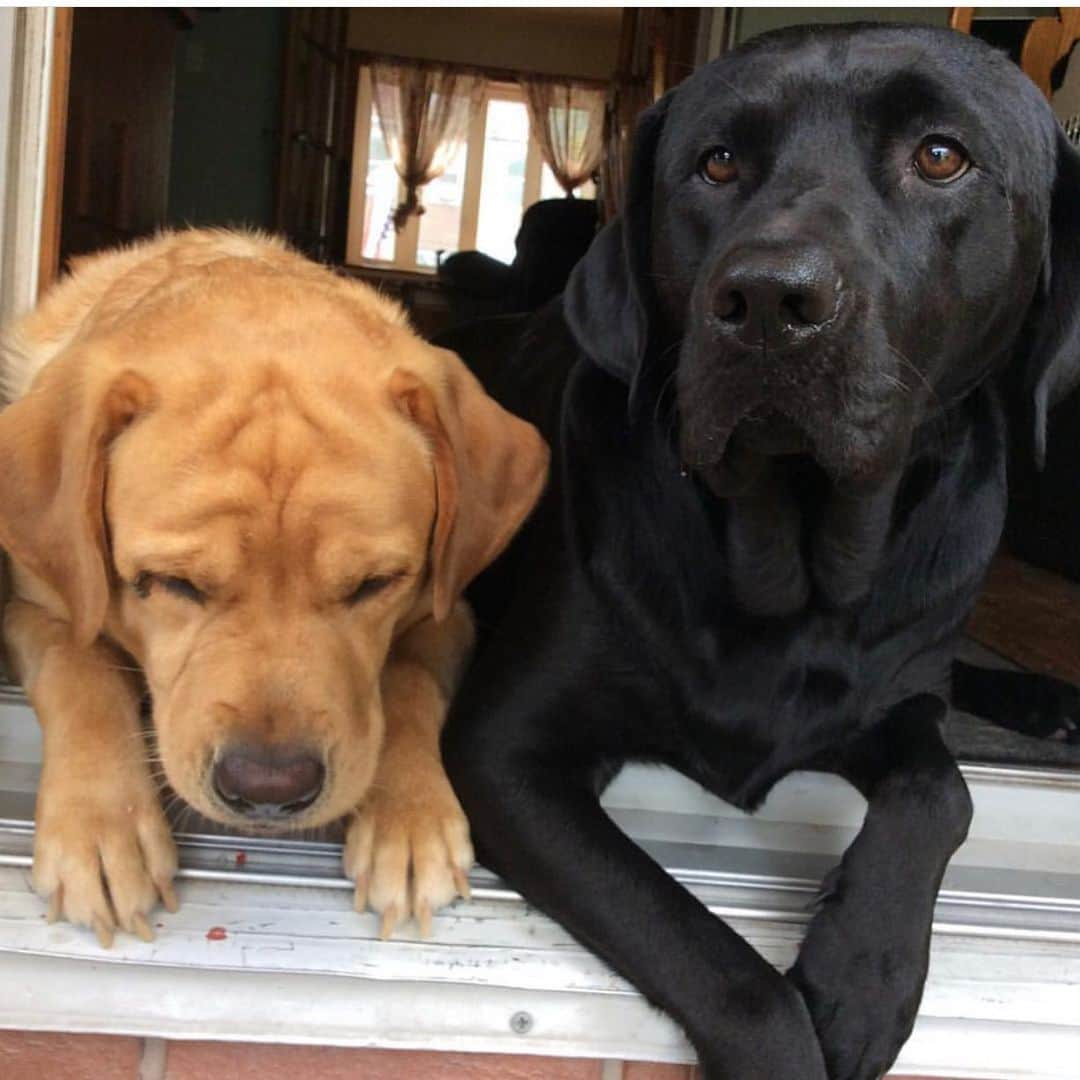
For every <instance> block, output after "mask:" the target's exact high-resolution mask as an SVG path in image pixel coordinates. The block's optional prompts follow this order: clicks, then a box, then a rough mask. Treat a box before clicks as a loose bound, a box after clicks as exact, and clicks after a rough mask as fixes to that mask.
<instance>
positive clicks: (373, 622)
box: [0, 230, 547, 943]
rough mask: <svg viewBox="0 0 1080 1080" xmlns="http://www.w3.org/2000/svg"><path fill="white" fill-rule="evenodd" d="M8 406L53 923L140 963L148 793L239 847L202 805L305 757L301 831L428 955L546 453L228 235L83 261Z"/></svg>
mask: <svg viewBox="0 0 1080 1080" xmlns="http://www.w3.org/2000/svg"><path fill="white" fill-rule="evenodd" d="M0 377H2V383H0V385H2V386H3V388H4V393H5V394H6V395H7V397H8V399H9V400H11V401H12V402H13V403H12V404H10V405H9V406H8V407H7V408H5V409H4V410H3V412H0V547H2V548H3V549H4V550H5V551H6V553H7V555H8V556H9V558H10V561H11V565H12V569H13V589H12V591H13V596H12V598H11V600H10V601H9V602H8V604H7V605H6V608H5V613H4V637H5V640H6V643H7V647H8V655H9V660H10V662H11V665H12V667H13V669H14V671H15V673H16V675H17V677H18V678H19V679H20V680H21V682H22V684H23V686H24V687H25V688H26V691H27V693H28V695H29V698H30V701H31V703H32V705H33V706H34V709H35V711H36V713H37V715H38V718H39V720H40V721H41V724H42V728H43V732H44V748H45V758H44V768H43V774H42V782H41V789H40V792H39V797H38V809H37V830H36V841H35V851H34V881H35V885H36V887H37V888H38V889H39V891H40V892H41V893H42V894H44V895H46V896H48V897H49V898H50V906H51V912H52V915H53V916H54V917H57V916H60V915H63V916H65V917H67V918H69V919H71V920H73V921H75V922H79V923H83V924H86V925H89V926H92V927H94V929H95V930H96V931H97V933H98V936H99V937H100V938H101V939H102V941H103V942H105V943H107V942H109V941H111V939H112V935H113V932H114V929H115V927H117V926H119V927H122V928H124V929H126V930H129V931H133V932H136V933H139V934H140V935H142V936H144V937H149V936H150V927H149V923H148V921H147V918H146V916H147V913H148V912H149V911H150V909H151V908H152V907H153V905H154V904H155V903H156V902H157V900H158V897H159V896H160V897H161V898H162V899H164V901H165V903H166V904H167V905H169V906H171V905H172V904H173V903H174V896H173V891H172V885H171V882H172V878H173V875H174V873H175V870H176V854H175V848H174V845H173V841H172V838H171V836H170V833H169V829H168V827H167V825H166V822H165V818H164V816H163V813H162V810H161V808H160V805H159V798H158V792H157V786H156V785H155V782H154V779H155V778H154V776H153V774H152V770H153V769H154V768H155V767H156V765H157V764H158V763H159V764H160V771H161V774H163V778H164V779H165V780H167V781H168V783H169V785H170V786H171V787H172V788H173V789H174V790H175V791H176V792H177V793H179V794H180V795H181V796H183V798H184V799H185V800H187V802H188V803H190V804H191V805H192V806H194V807H195V808H197V809H198V810H199V811H201V812H202V813H204V814H206V815H207V816H209V817H211V818H214V819H216V820H218V821H220V822H223V823H225V824H229V825H232V826H235V827H239V828H244V829H250V828H252V825H253V821H252V819H251V818H250V816H247V815H245V814H244V813H241V812H240V811H239V810H238V809H237V806H242V805H244V804H243V801H242V800H241V802H240V803H234V802H231V801H230V800H229V799H226V798H223V797H222V794H221V793H222V790H223V789H222V788H221V786H220V784H219V782H218V781H217V780H215V775H217V773H216V770H219V769H220V767H221V759H222V755H227V754H228V753H229V752H230V749H231V748H233V747H237V746H239V747H245V748H251V747H255V748H256V750H255V751H252V752H253V753H256V752H257V753H262V752H263V751H264V750H265V751H266V752H268V753H279V752H280V753H285V757H286V758H288V755H289V753H292V752H293V750H295V751H296V753H298V754H299V753H303V754H307V755H309V756H310V757H311V758H312V759H313V760H314V758H317V759H318V760H319V761H320V762H321V768H322V769H323V772H322V774H321V775H322V776H323V780H322V782H321V787H320V788H319V790H318V794H317V796H315V797H314V798H313V801H310V804H306V805H304V806H303V807H302V808H301V809H299V810H298V811H296V812H295V813H293V812H291V811H290V813H291V816H290V817H289V820H288V822H287V825H288V827H296V828H310V827H314V826H317V825H320V824H323V823H327V822H330V821H333V820H335V819H338V818H341V817H343V816H346V815H347V816H348V820H349V825H348V831H347V843H346V869H347V871H348V873H349V874H350V875H351V876H352V877H353V878H354V879H355V880H356V883H357V896H356V899H357V906H358V908H360V907H363V906H364V905H365V904H370V905H371V906H372V907H373V908H375V909H376V910H378V911H381V912H382V913H383V916H384V922H383V926H384V932H389V930H390V929H392V927H393V925H394V923H395V922H396V921H397V920H398V919H400V918H403V917H406V916H407V915H408V914H410V913H414V914H415V915H416V916H417V918H418V919H419V921H420V923H421V926H422V928H426V924H427V923H428V922H429V920H430V917H431V912H432V910H433V909H434V908H435V907H437V906H439V905H441V904H443V903H446V902H447V901H449V900H450V899H452V897H453V896H454V895H455V893H456V892H458V891H463V890H464V888H465V872H466V871H467V869H468V866H469V865H470V863H471V860H472V852H471V848H470V846H469V840H468V830H467V826H466V824H465V821H464V818H463V816H462V813H461V809H460V807H459V806H458V803H457V800H456V798H455V797H454V795H453V792H452V791H451V789H450V786H449V783H448V781H447V779H446V777H445V774H444V773H443V770H442V764H441V760H440V757H439V749H438V736H439V730H440V728H441V725H442V721H443V718H444V714H445V707H446V702H447V698H448V695H449V694H450V692H451V690H452V687H453V684H454V682H455V679H456V677H457V672H458V669H459V668H460V665H461V663H462V661H463V659H464V657H465V655H466V653H467V651H468V648H469V644H470V641H471V632H472V631H471V622H470V619H469V616H468V613H467V611H466V610H465V608H464V605H463V604H462V603H461V602H460V601H459V597H460V594H461V591H462V589H463V588H464V586H465V585H466V584H467V583H468V581H469V580H470V579H471V578H472V577H473V576H475V575H476V573H478V572H479V571H480V570H481V569H482V568H483V567H484V566H485V565H487V563H489V562H490V561H491V560H492V559H493V558H494V557H495V556H496V555H497V554H498V552H499V551H500V550H501V549H502V548H503V546H504V545H505V544H506V543H507V542H508V541H509V539H510V537H511V536H512V535H513V533H514V531H515V530H516V529H517V527H518V526H519V525H520V524H521V522H522V520H523V519H524V517H525V516H526V515H527V513H528V512H529V510H530V509H531V508H532V506H533V504H534V503H535V501H536V499H537V497H538V495H539V492H540V490H541V488H542V486H543V482H544V478H545V475H546V464H547V451H546V448H545V447H544V445H543V442H542V440H541V439H540V437H539V436H538V434H537V433H536V431H535V430H534V429H533V428H531V427H530V426H529V425H527V424H525V423H523V422H521V421H519V420H516V419H515V418H513V417H511V416H510V415H509V414H507V413H505V412H504V411H503V410H502V409H501V408H499V406H497V405H496V404H495V403H494V402H493V401H492V400H491V399H490V398H488V397H487V396H486V395H485V394H484V393H483V391H482V389H481V388H480V386H479V384H478V383H477V382H476V380H475V379H474V378H473V377H472V376H471V375H470V374H469V373H468V371H467V370H466V369H465V368H464V366H463V365H462V364H461V362H460V361H459V360H458V359H457V357H456V356H454V355H453V354H452V353H448V352H446V351H444V350H440V349H436V348H434V347H432V346H430V345H428V344H425V343H424V342H422V341H421V340H420V339H419V338H418V337H417V336H416V335H415V334H414V333H413V332H412V331H411V330H410V329H409V327H408V326H407V324H406V320H405V318H404V317H403V315H402V313H401V311H400V310H399V309H398V307H397V306H396V305H395V304H393V303H392V302H390V301H388V300H387V299H385V298H383V297H380V296H378V295H377V294H376V293H375V292H374V291H372V290H371V289H370V288H368V287H367V286H364V285H361V284H359V283H357V282H354V281H350V280H348V279H345V278H341V277H338V276H335V275H333V274H332V273H330V272H329V271H327V270H326V269H325V268H323V267H320V266H317V265H315V264H313V263H311V262H309V261H307V260H306V259H304V258H302V257H300V256H299V255H297V254H295V253H293V252H291V251H289V250H288V249H287V248H286V247H285V246H284V245H283V244H281V243H280V242H278V241H276V240H272V239H268V238H265V237H260V236H256V235H248V234H239V233H230V232H221V231H206V230H199V231H190V232H181V233H174V234H167V235H164V236H161V237H158V238H156V239H154V240H152V241H148V242H146V243H142V244H139V245H136V246H134V247H131V248H128V249H125V250H122V251H117V252H110V253H106V254H103V255H97V256H92V257H90V258H87V259H83V260H80V261H79V262H78V263H77V264H76V266H75V268H74V271H73V273H72V275H71V276H70V277H69V278H67V279H66V280H65V281H63V282H62V283H61V284H60V285H58V286H57V287H56V288H55V289H54V290H53V291H52V292H50V293H49V294H48V296H46V297H45V299H44V300H43V301H42V303H41V304H40V305H39V306H38V308H37V309H36V310H35V311H34V312H32V313H31V314H29V315H28V316H26V317H24V318H23V319H22V320H21V321H19V322H18V323H16V324H15V326H13V327H12V328H11V329H10V330H9V332H8V333H7V335H6V337H5V340H4V343H3V352H2V354H0ZM143 679H145V686H146V688H148V689H149V692H150V694H151V697H152V701H153V725H154V729H155V734H156V747H157V752H158V755H159V756H158V758H157V760H156V761H155V762H148V761H147V759H146V751H145V747H144V744H143V740H142V738H141V737H140V720H139V703H140V699H141V698H142V696H143V693H144V686H143V681H142V680H143ZM282 748H284V750H282ZM275 760H276V759H275ZM290 760H291V759H290ZM268 768H270V771H271V772H273V770H274V768H276V766H273V767H270V766H268ZM275 775H276V774H275ZM271 779H273V777H271ZM279 779H280V778H279ZM276 824H278V825H280V824H281V823H280V822H277V823H276Z"/></svg>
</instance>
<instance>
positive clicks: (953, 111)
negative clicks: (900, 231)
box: [664, 27, 1051, 165]
mask: <svg viewBox="0 0 1080 1080" xmlns="http://www.w3.org/2000/svg"><path fill="white" fill-rule="evenodd" d="M1045 112H1046V109H1045V107H1044V103H1043V102H1042V101H1041V98H1040V97H1039V94H1038V91H1037V90H1036V89H1035V87H1034V85H1033V84H1032V83H1031V82H1030V80H1028V79H1027V78H1026V77H1025V76H1024V75H1023V74H1022V73H1021V72H1020V71H1019V69H1017V68H1016V67H1015V65H1013V64H1012V63H1011V62H1010V61H1008V59H1007V58H1005V57H1004V56H1003V55H1001V54H999V53H997V52H996V51H995V50H993V49H991V48H990V47H989V46H987V45H985V44H983V43H982V42H979V41H977V40H975V39H972V38H970V37H969V36H967V35H962V34H955V33H951V32H948V31H937V30H933V29H929V28H907V27H904V28H900V27H867V28H863V29H859V30H852V29H850V28H827V27H822V28H795V29H792V30H788V31H782V32H780V33H778V34H771V35H766V36H764V37H762V38H761V39H758V40H757V41H754V42H750V43H749V44H748V45H747V46H745V47H743V48H742V49H739V50H736V51H735V52H733V53H731V54H729V55H728V56H727V57H724V58H721V59H720V60H718V61H714V62H713V63H712V64H710V65H707V66H706V67H704V68H702V69H699V71H698V72H697V73H695V75H694V76H693V77H692V78H691V79H689V80H687V82H686V83H684V84H683V86H682V87H681V88H680V89H679V91H678V92H677V93H676V95H675V98H674V100H673V101H672V104H671V112H670V115H669V121H670V122H669V123H668V124H666V125H665V133H664V139H665V142H666V143H667V145H668V147H669V148H671V149H674V147H675V145H676V144H677V143H678V141H679V140H680V138H690V139H691V140H692V139H694V138H695V137H699V138H700V137H702V136H706V133H708V132H709V131H714V132H715V131H725V132H730V131H731V130H732V128H735V129H736V130H738V131H741V132H743V133H745V134H747V135H748V136H751V137H756V138H758V139H773V140H776V139H780V138H781V137H783V135H785V134H787V133H791V132H794V131H796V130H801V131H805V130H806V129H808V128H810V129H813V130H814V131H816V132H818V133H820V134H822V135H825V134H827V133H830V132H832V133H836V134H841V133H842V134H848V133H849V132H850V131H851V130H858V131H861V132H864V133H865V132H872V133H877V134H881V135H884V136H888V135H890V134H892V133H896V132H901V131H905V130H906V129H908V128H911V127H917V126H919V125H922V126H925V127H927V128H928V129H929V130H928V132H927V133H929V131H932V130H934V129H943V130H942V131H941V133H944V134H950V133H952V132H951V131H950V129H954V130H955V131H956V133H957V134H960V133H962V134H963V135H964V136H965V137H967V138H968V139H971V140H973V141H978V142H979V144H980V149H981V150H982V152H983V154H984V155H986V156H989V157H991V158H994V159H1000V164H1002V165H1004V163H1005V160H1006V159H1007V157H1008V156H1009V154H1010V153H1015V152H1017V151H1025V150H1026V151H1028V152H1030V153H1034V154H1037V155H1039V156H1040V157H1042V156H1044V155H1045V157H1046V158H1047V159H1049V155H1050V148H1051V139H1050V133H1049V130H1048V125H1047V123H1046V117H1045V116H1044V114H1045ZM840 128H843V129H844V131H843V132H840V131H839V129H840Z"/></svg>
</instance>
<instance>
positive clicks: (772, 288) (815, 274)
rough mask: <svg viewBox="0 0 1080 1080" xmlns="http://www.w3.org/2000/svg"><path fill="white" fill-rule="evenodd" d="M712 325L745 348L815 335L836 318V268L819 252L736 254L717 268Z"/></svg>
mask: <svg viewBox="0 0 1080 1080" xmlns="http://www.w3.org/2000/svg"><path fill="white" fill-rule="evenodd" d="M715 281H716V285H715V288H714V292H713V295H714V297H715V301H714V307H713V313H714V315H715V317H716V325H717V326H718V328H719V329H720V330H721V331H722V332H723V333H725V334H730V335H731V336H733V337H735V338H737V339H738V340H739V341H740V342H741V343H742V344H743V345H749V346H761V345H763V344H764V345H773V346H777V347H779V346H784V345H793V344H797V343H800V342H802V341H805V340H808V339H809V338H811V337H813V335H814V334H816V333H817V332H818V331H819V330H820V329H821V328H822V327H823V326H824V325H826V324H827V323H828V322H829V321H830V320H831V319H832V318H833V316H834V315H835V314H836V309H837V306H838V304H839V302H840V287H839V282H838V275H837V272H836V266H835V264H834V262H833V260H832V259H831V258H830V256H829V255H828V254H827V253H826V252H825V251H823V250H821V249H818V248H812V249H811V248H806V249H803V250H801V251H795V252H792V251H780V250H775V249H771V248H770V249H763V250H757V251H755V250H748V249H742V250H739V251H736V252H735V253H734V254H733V255H732V257H731V258H729V259H728V260H726V261H725V262H724V264H722V266H721V267H720V269H719V273H718V275H717V277H716V279H715Z"/></svg>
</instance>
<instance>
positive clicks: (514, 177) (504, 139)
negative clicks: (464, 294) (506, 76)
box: [476, 101, 529, 263]
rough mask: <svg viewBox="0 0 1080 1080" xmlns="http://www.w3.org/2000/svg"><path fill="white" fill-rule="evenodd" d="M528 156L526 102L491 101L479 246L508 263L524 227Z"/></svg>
mask: <svg viewBox="0 0 1080 1080" xmlns="http://www.w3.org/2000/svg"><path fill="white" fill-rule="evenodd" d="M528 152H529V114H528V110H527V109H526V108H525V104H524V102H521V101H489V102H488V107H487V119H486V124H485V128H484V170H483V176H482V178H481V181H480V217H479V220H478V222H477V227H476V246H477V249H478V250H480V251H482V252H484V253H485V254H486V255H491V256H492V257H493V258H496V259H501V260H502V261H503V262H506V263H509V262H513V261H514V237H515V236H516V235H517V231H518V227H519V226H520V224H521V211H522V205H521V204H522V200H523V197H524V193H525V158H526V157H527V156H528Z"/></svg>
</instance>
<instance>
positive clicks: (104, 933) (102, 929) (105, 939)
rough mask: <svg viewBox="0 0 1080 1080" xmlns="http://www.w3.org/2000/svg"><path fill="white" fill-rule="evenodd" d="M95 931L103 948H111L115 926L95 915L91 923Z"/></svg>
mask: <svg viewBox="0 0 1080 1080" xmlns="http://www.w3.org/2000/svg"><path fill="white" fill-rule="evenodd" d="M90 925H91V927H92V928H93V931H94V933H95V934H96V935H97V939H98V943H99V944H100V945H101V947H102V948H103V949H111V948H112V943H113V938H114V936H115V932H114V930H113V928H112V927H111V926H110V925H109V924H108V923H107V922H106V921H105V920H104V919H102V918H100V917H99V916H95V917H94V918H93V920H91V923H90Z"/></svg>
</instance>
